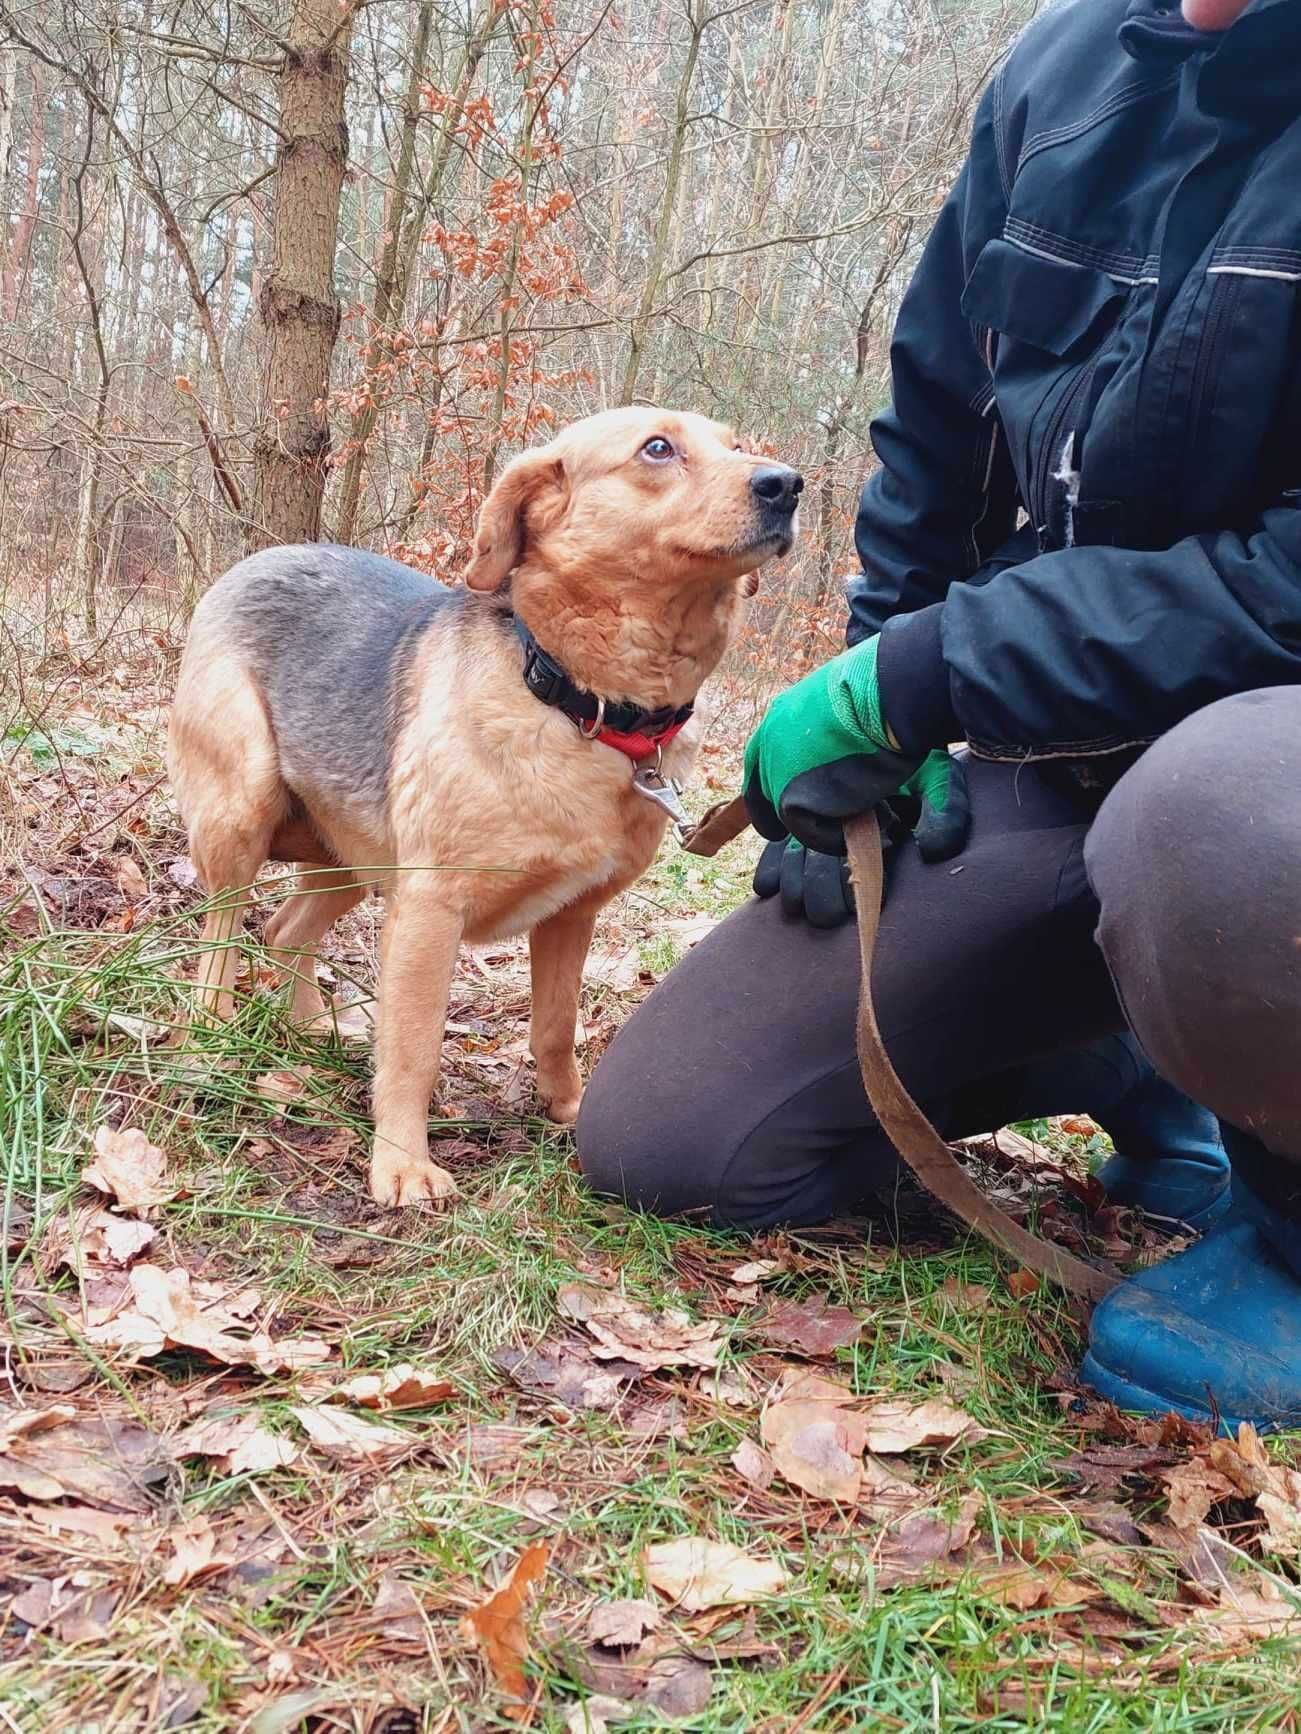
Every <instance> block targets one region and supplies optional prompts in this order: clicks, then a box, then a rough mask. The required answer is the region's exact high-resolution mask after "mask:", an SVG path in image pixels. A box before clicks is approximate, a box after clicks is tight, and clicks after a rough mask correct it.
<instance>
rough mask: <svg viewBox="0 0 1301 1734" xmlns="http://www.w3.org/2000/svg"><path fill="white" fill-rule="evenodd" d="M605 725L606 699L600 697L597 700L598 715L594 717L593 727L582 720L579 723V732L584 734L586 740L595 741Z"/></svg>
mask: <svg viewBox="0 0 1301 1734" xmlns="http://www.w3.org/2000/svg"><path fill="white" fill-rule="evenodd" d="M604 727H605V700H604V699H603V698H598V699H597V701H596V715H595V716H594V717H593V718H592V724H591V727H590V728H589V727H588V726H587V725H586V724H585V723H582V722H580V723H579V724H578V732H579V734H580V735H582V737H583V739H584V740H585V741H594V740H595V739H596V737H597V735H599V734H600V732H601V730H602V729H603V728H604Z"/></svg>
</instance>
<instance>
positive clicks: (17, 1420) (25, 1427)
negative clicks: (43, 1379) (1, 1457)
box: [0, 1403, 77, 1451]
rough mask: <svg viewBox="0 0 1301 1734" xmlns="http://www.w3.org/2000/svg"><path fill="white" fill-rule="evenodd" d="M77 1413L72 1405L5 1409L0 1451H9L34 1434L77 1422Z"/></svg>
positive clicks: (1, 1419) (0, 1413)
mask: <svg viewBox="0 0 1301 1734" xmlns="http://www.w3.org/2000/svg"><path fill="white" fill-rule="evenodd" d="M76 1418H77V1411H76V1409H75V1408H74V1407H73V1405H72V1404H71V1403H49V1404H47V1405H46V1407H45V1408H44V1409H5V1410H3V1411H0V1451H8V1450H9V1448H10V1446H11V1445H13V1444H14V1442H15V1441H16V1440H18V1439H24V1438H27V1437H28V1436H29V1435H30V1434H32V1433H45V1432H48V1431H49V1429H50V1428H51V1427H62V1426H63V1424H64V1423H65V1422H66V1421H75V1420H76Z"/></svg>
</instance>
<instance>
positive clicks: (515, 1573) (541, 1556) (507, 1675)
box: [465, 1541, 551, 1716]
mask: <svg viewBox="0 0 1301 1734" xmlns="http://www.w3.org/2000/svg"><path fill="white" fill-rule="evenodd" d="M550 1556H551V1546H550V1543H549V1542H545V1541H535V1542H534V1543H533V1545H532V1546H531V1547H527V1548H525V1550H524V1552H523V1553H522V1554H521V1555H520V1556H519V1558H518V1559H517V1560H516V1561H515V1564H514V1565H513V1566H512V1567H511V1569H510V1571H509V1572H508V1573H507V1575H506V1577H505V1579H504V1580H503V1582H502V1583H501V1584H500V1586H499V1587H498V1588H497V1589H495V1590H493V1592H492V1594H491V1595H489V1596H488V1597H486V1598H485V1600H484V1601H482V1602H480V1604H479V1606H478V1607H477V1608H474V1609H472V1610H471V1612H470V1613H468V1614H467V1615H466V1616H465V1626H466V1631H467V1633H468V1635H469V1636H470V1637H471V1638H472V1639H473V1640H474V1642H475V1643H476V1644H478V1646H479V1648H480V1649H481V1650H482V1651H483V1655H484V1660H485V1661H486V1662H487V1664H488V1668H489V1670H490V1672H491V1673H492V1676H493V1678H494V1679H495V1680H496V1682H497V1684H498V1685H499V1686H500V1688H501V1690H502V1691H503V1692H504V1693H505V1694H506V1696H507V1697H508V1698H514V1699H522V1698H526V1697H527V1696H528V1679H527V1677H526V1676H525V1673H524V1664H525V1662H526V1661H527V1659H528V1653H529V1641H528V1627H527V1625H526V1623H525V1615H526V1613H527V1611H528V1605H529V1601H530V1599H531V1597H532V1595H533V1591H534V1590H535V1588H536V1587H537V1585H538V1583H539V1582H540V1580H541V1578H542V1576H543V1574H544V1573H545V1571H546V1569H547V1560H548V1559H549V1558H550ZM507 1714H508V1715H511V1714H513V1715H516V1716H518V1714H519V1712H518V1711H517V1710H514V1709H511V1710H508V1711H507Z"/></svg>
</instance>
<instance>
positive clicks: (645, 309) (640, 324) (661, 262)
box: [619, 0, 709, 403]
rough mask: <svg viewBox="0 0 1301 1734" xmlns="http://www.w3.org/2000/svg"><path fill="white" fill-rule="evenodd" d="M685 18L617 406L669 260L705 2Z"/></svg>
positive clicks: (628, 395)
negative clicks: (682, 52)
mask: <svg viewBox="0 0 1301 1734" xmlns="http://www.w3.org/2000/svg"><path fill="white" fill-rule="evenodd" d="M687 18H688V20H689V21H690V24H691V40H690V42H689V44H688V46H687V57H686V60H685V62H684V63H683V67H682V76H681V78H680V79H679V80H678V94H677V101H676V103H675V104H674V111H673V137H672V140H671V141H670V144H669V160H668V163H667V164H666V166H665V170H664V197H663V199H662V201H661V203H660V210H659V217H658V219H657V220H656V223H655V239H654V240H653V241H652V243H651V256H650V259H649V260H648V262H647V265H646V281H645V283H644V284H643V285H642V292H641V300H640V301H639V302H638V305H637V313H636V316H635V317H634V319H633V322H632V326H631V328H630V330H629V332H628V358H627V360H626V361H625V363H624V369H623V389H622V391H621V392H620V394H619V402H620V403H631V402H632V400H633V394H634V393H635V392H636V390H637V375H638V374H639V373H640V371H641V362H642V349H643V347H644V345H645V342H646V322H647V320H648V319H649V317H650V314H651V310H652V309H653V307H654V306H655V297H656V296H657V295H658V294H659V289H660V279H661V277H662V276H663V275H664V266H665V263H666V261H667V258H668V247H669V227H670V225H671V223H672V221H673V212H674V210H675V209H676V208H677V203H678V188H679V186H680V185H681V183H682V153H683V150H684V148H685V146H686V141H687V122H688V120H689V117H690V108H691V86H692V83H693V82H694V80H695V76H696V62H697V61H698V60H699V58H700V38H701V37H702V36H703V35H704V33H705V26H706V25H707V24H708V23H709V18H708V17H707V16H706V13H705V5H704V0H688V3H687Z"/></svg>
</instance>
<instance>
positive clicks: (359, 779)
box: [195, 542, 467, 811]
mask: <svg viewBox="0 0 1301 1734" xmlns="http://www.w3.org/2000/svg"><path fill="white" fill-rule="evenodd" d="M466 600H467V597H466V592H465V591H464V590H451V589H449V588H448V587H447V586H446V585H444V584H439V583H438V582H437V581H436V580H435V579H433V578H430V577H427V576H426V574H425V573H423V572H417V571H416V570H415V569H414V568H413V567H410V566H403V565H400V564H399V563H398V561H396V560H386V559H385V558H384V557H383V556H382V555H379V554H368V553H365V552H363V551H362V550H361V549H358V548H345V547H341V546H339V545H337V544H335V543H329V542H315V543H305V544H302V545H301V546H298V547H289V548H266V549H264V550H263V551H262V552H261V553H258V554H253V555H251V556H250V557H249V558H248V559H247V560H241V561H240V563H239V564H238V565H237V566H233V567H232V568H231V569H230V571H229V572H227V573H226V574H225V575H224V577H222V578H219V579H218V581H217V582H216V584H214V585H213V587H212V589H211V590H209V591H208V593H207V595H206V596H205V597H204V599H203V601H202V602H201V603H200V605H199V610H198V613H197V614H196V619H195V625H196V627H199V626H202V627H204V628H208V629H210V628H211V627H213V626H216V627H217V630H218V632H219V634H220V636H221V639H222V641H223V647H224V648H228V649H230V650H232V651H233V652H234V654H235V655H236V656H238V657H239V658H240V659H241V660H242V661H244V663H245V664H246V666H247V667H248V668H249V670H250V671H251V673H252V674H253V676H254V678H255V679H256V681H257V684H258V686H259V688H260V690H261V692H262V694H263V697H264V698H265V700H266V704H267V708H268V710H269V711H270V715H271V726H272V728H273V730H274V732H275V737H276V745H277V748H278V750H279V754H280V766H281V772H282V775H283V777H284V780H285V782H286V784H287V785H288V787H289V788H290V789H292V790H293V791H294V793H295V794H297V795H300V796H301V797H303V798H304V799H306V800H307V801H308V803H309V805H310V804H313V799H314V798H315V799H316V800H321V801H322V802H323V803H325V804H326V805H327V806H328V808H329V809H334V808H342V809H343V810H345V811H346V810H347V809H348V808H350V807H353V806H354V805H355V804H356V803H357V802H358V801H359V800H360V801H361V802H362V803H364V804H365V805H366V806H367V807H369V808H371V809H372V810H373V809H374V808H375V807H376V806H379V807H381V808H382V806H383V804H384V795H385V787H386V783H387V778H388V766H389V760H390V755H391V753H392V748H393V736H394V730H395V727H396V722H397V708H398V703H399V701H400V696H401V691H402V677H403V674H404V672H405V670H406V667H407V665H408V663H409V662H410V658H411V655H412V653H413V651H414V649H415V646H416V644H417V642H418V640H419V638H420V636H421V635H422V634H423V632H424V631H425V629H426V628H427V627H428V626H429V624H430V622H431V621H433V620H434V618H435V616H437V617H438V621H439V625H440V627H443V626H446V627H451V626H453V625H454V623H456V622H457V621H459V620H460V618H461V617H462V615H463V613H464V609H465V604H466Z"/></svg>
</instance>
